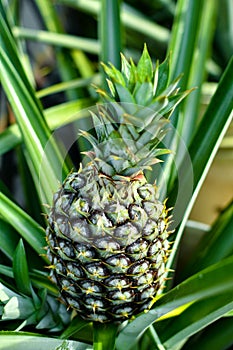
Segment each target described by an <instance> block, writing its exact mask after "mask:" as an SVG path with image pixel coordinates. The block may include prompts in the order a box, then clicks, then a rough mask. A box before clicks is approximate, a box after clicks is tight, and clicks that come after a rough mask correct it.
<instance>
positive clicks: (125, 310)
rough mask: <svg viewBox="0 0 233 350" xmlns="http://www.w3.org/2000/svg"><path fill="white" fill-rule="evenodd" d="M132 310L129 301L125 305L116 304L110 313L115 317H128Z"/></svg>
mask: <svg viewBox="0 0 233 350" xmlns="http://www.w3.org/2000/svg"><path fill="white" fill-rule="evenodd" d="M133 311H134V308H133V307H132V306H131V304H130V303H127V305H125V306H116V307H114V308H113V309H112V313H113V314H114V317H116V318H128V317H129V316H130V315H131V314H132V313H133Z"/></svg>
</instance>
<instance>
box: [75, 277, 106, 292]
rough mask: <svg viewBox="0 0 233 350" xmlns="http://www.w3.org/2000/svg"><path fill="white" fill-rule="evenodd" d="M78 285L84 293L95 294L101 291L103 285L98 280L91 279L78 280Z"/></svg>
mask: <svg viewBox="0 0 233 350" xmlns="http://www.w3.org/2000/svg"><path fill="white" fill-rule="evenodd" d="M79 286H80V288H81V289H83V290H84V292H85V293H86V294H96V293H101V292H102V291H103V287H102V286H101V285H100V284H99V283H98V282H93V281H92V280H83V281H80V282H79Z"/></svg>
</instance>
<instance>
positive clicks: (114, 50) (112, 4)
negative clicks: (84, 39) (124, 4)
mask: <svg viewBox="0 0 233 350" xmlns="http://www.w3.org/2000/svg"><path fill="white" fill-rule="evenodd" d="M99 23H100V28H99V37H100V42H101V51H100V61H102V62H104V63H108V62H111V63H112V64H113V65H114V66H115V67H116V68H117V69H120V66H121V60H120V52H121V51H122V48H121V20H120V1H119V0H101V12H100V20H99Z"/></svg>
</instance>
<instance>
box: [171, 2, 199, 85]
mask: <svg viewBox="0 0 233 350" xmlns="http://www.w3.org/2000/svg"><path fill="white" fill-rule="evenodd" d="M202 7H203V1H202V0H196V1H193V0H178V3H177V6H176V14H175V19H174V22H173V28H172V34H171V39H170V43H169V48H168V52H172V62H171V76H170V80H171V81H172V80H174V79H175V78H176V77H177V76H178V75H179V74H181V73H183V74H184V76H183V79H182V80H181V82H180V84H181V85H182V87H183V88H185V87H187V80H188V77H189V70H190V65H191V62H192V57H193V54H194V52H195V49H194V48H195V45H196V40H197V34H198V27H199V21H200V14H201V12H202Z"/></svg>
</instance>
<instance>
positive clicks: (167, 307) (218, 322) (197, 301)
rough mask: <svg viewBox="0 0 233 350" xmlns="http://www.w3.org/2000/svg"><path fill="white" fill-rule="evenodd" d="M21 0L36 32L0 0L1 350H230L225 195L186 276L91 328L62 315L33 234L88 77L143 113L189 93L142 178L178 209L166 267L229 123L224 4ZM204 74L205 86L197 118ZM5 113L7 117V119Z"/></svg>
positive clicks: (228, 23) (82, 118)
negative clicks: (138, 309)
mask: <svg viewBox="0 0 233 350" xmlns="http://www.w3.org/2000/svg"><path fill="white" fill-rule="evenodd" d="M24 3H27V5H26V6H30V4H29V3H33V4H34V5H35V6H34V7H33V8H31V7H29V9H30V13H32V14H33V16H35V19H36V20H35V27H34V28H33V29H31V28H28V27H27V26H25V25H24V23H25V22H26V23H27V21H26V18H25V15H24V13H25V11H26V9H25V7H22V10H21V11H19V9H20V6H21V4H22V2H20V1H18V0H5V1H3V0H0V32H1V40H0V79H1V89H2V90H1V92H4V93H3V94H1V101H0V103H1V108H0V118H1V119H0V121H1V123H0V126H1V133H0V157H1V158H0V170H1V174H2V180H1V182H0V227H1V229H0V253H1V254H0V327H1V330H2V331H1V332H0V349H9V350H15V349H17V350H21V349H22V350H27V349H34V350H42V349H43V350H47V349H48V350H52V349H54V350H58V349H59V350H67V349H69V350H71V349H76V350H91V349H94V350H100V349H101V350H114V349H116V350H126V349H129V350H130V348H132V349H135V350H136V349H137V350H150V349H159V350H162V349H163V350H164V349H170V350H175V349H176V350H186V349H188V350H190V349H191V350H192V349H201V350H205V349H212V350H223V349H228V348H230V347H231V346H232V345H233V337H232V326H233V323H232V310H233V299H232V289H233V277H232V270H233V250H232V231H233V221H232V217H233V216H232V210H233V208H232V203H229V204H228V206H227V207H226V209H225V210H224V211H223V212H221V213H220V215H219V217H218V218H217V220H216V221H215V223H214V224H213V226H212V228H211V229H210V231H209V232H208V233H207V234H206V235H205V236H204V237H203V238H202V240H201V241H200V242H199V245H198V246H197V247H196V248H195V249H194V250H193V251H192V255H191V256H190V257H189V259H188V262H187V265H186V267H185V268H184V269H183V271H182V272H181V273H180V274H178V273H177V272H175V273H174V274H173V275H174V281H173V284H170V285H168V289H166V290H164V291H163V294H162V292H161V294H162V295H159V296H158V300H157V301H156V302H155V304H154V306H153V308H152V309H151V310H150V311H149V312H147V313H143V314H141V315H138V316H137V317H135V319H133V320H132V321H130V322H128V323H127V322H126V323H123V324H120V325H104V324H103V325H102V324H94V325H93V324H92V323H88V322H87V321H84V320H82V319H80V318H79V316H78V315H75V314H72V313H71V312H70V311H69V310H66V308H65V306H64V305H63V304H62V303H61V302H60V300H59V299H58V290H57V287H56V285H54V284H53V283H52V281H50V280H49V278H48V269H46V266H48V264H49V262H48V260H47V258H46V256H45V253H46V251H45V246H46V242H45V231H44V229H45V221H46V220H45V218H46V212H47V206H48V205H49V204H50V203H51V199H52V195H53V193H54V191H56V190H57V188H58V186H59V182H60V181H61V180H62V178H64V177H65V176H66V174H68V173H69V172H70V171H71V170H72V169H73V168H75V166H77V164H78V163H79V161H80V160H81V158H82V156H81V154H80V151H79V150H80V149H82V147H83V146H82V142H83V138H82V137H80V138H79V140H78V142H75V144H74V146H75V152H76V153H75V156H73V155H72V152H70V154H68V155H66V153H67V152H66V153H64V147H63V142H62V141H61V140H60V139H58V138H57V135H58V134H59V135H60V134H64V133H65V132H66V129H65V128H64V129H61V131H60V130H59V132H58V128H62V127H64V126H66V127H68V128H70V126H71V123H72V129H69V134H68V135H69V136H68V139H72V133H73V132H74V133H75V134H76V133H77V130H79V129H80V128H81V129H82V130H84V131H87V130H89V129H90V127H91V126H92V125H91V124H90V121H89V118H88V116H89V112H88V108H90V109H91V106H92V105H93V104H94V103H95V102H96V101H97V96H96V94H95V92H94V89H92V87H91V84H92V83H94V84H95V85H98V86H102V87H104V84H105V83H104V82H103V81H102V82H101V77H103V71H104V70H105V71H106V72H107V73H108V74H111V73H112V81H108V88H109V96H106V95H105V96H104V97H105V98H108V99H111V97H110V96H111V95H112V96H114V97H115V96H117V94H118V95H121V98H122V96H123V97H124V99H125V101H126V102H129V103H131V104H132V105H131V108H132V106H134V107H135V104H140V105H142V106H143V105H144V104H147V105H148V103H150V108H151V109H153V108H155V107H156V111H158V110H160V111H161V110H162V111H163V114H165V113H170V112H171V111H172V110H173V107H174V106H175V105H176V104H177V103H178V102H179V100H180V99H181V98H182V97H183V95H180V94H179V93H177V92H178V91H177V90H176V89H177V88H181V89H182V91H184V90H190V89H192V88H196V89H195V90H194V91H193V92H192V93H191V94H190V96H189V97H188V98H187V99H186V100H185V102H182V104H181V106H180V108H179V110H178V111H177V112H176V113H173V114H172V115H171V120H172V124H173V125H174V127H175V128H176V130H177V132H175V133H172V134H171V137H170V139H169V138H167V139H165V143H166V148H170V147H171V149H172V152H173V153H174V156H173V158H172V157H171V158H169V157H167V158H169V159H166V160H165V161H164V163H163V166H162V170H163V172H162V173H163V175H162V176H161V175H159V176H156V175H155V174H156V168H155V169H154V170H155V172H152V175H150V176H151V178H153V176H154V177H157V182H158V184H162V183H163V182H164V179H165V182H166V183H167V188H168V193H166V194H164V196H168V201H169V203H170V205H171V206H174V208H175V209H174V211H173V217H174V220H175V225H174V226H175V231H174V234H173V236H172V239H173V240H174V250H173V252H172V254H171V256H170V259H169V261H168V263H167V268H168V269H169V268H170V267H173V266H174V262H175V260H176V259H175V254H176V251H177V249H178V247H179V245H180V241H181V237H182V235H183V231H184V227H185V225H186V222H187V220H188V217H189V214H190V211H191V209H192V207H193V204H194V202H195V200H196V198H197V196H198V193H199V190H200V188H201V186H202V184H203V182H204V180H205V178H206V175H207V173H208V170H209V168H210V165H211V163H212V161H213V159H214V157H215V155H216V152H217V150H218V147H219V145H220V142H221V140H222V138H223V136H224V133H225V132H226V130H227V128H228V127H229V124H230V122H231V118H232V115H231V112H232V108H233V86H232V76H233V61H232V59H231V56H232V44H231V43H233V38H232V31H231V29H232V22H233V18H232V16H233V15H232V14H233V11H231V10H230V9H231V7H232V5H231V0H223V1H221V4H220V3H219V1H217V0H206V1H204V2H203V1H200V0H198V1H196V0H195V1H194V0H178V1H177V2H176V1H173V0H167V1H157V0H156V1H146V0H145V1H141V2H134V1H130V0H128V1H113V0H112V1H105V0H102V1H100V0H99V1H96V0H89V1H83V0H75V1H74V0H56V1H54V2H51V1H49V0H34V1H32V2H24ZM24 5H25V4H24ZM219 5H221V11H220V10H219ZM66 15H67V16H66ZM22 16H23V20H22ZM38 18H39V22H38V23H39V25H37V26H36V23H37V19H38ZM40 21H41V22H42V24H40ZM73 23H75V26H74V27H73V26H72V24H73ZM76 23H78V25H77V24H76ZM112 23H115V24H114V25H113V24H112ZM97 27H98V31H97V30H96V29H97ZM42 28H43V30H42ZM168 28H170V29H168ZM96 32H98V33H97V34H96ZM145 42H146V44H147V49H146V46H145V45H144V43H145ZM213 42H215V45H213ZM30 45H33V46H30ZM143 46H144V51H143V54H142V56H141V52H142V49H143ZM34 50H35V52H34ZM147 50H148V51H149V52H150V55H149V53H148V51H147ZM120 51H122V52H123V53H120ZM120 55H121V57H122V73H121V72H120V71H119V69H120ZM128 57H132V59H129V60H128ZM139 57H141V59H139ZM150 57H152V59H151V58H150ZM158 60H159V61H160V62H162V64H160V65H159V64H158ZM101 61H103V63H102V65H103V66H102V67H103V69H102V68H100V67H101V64H100V62H101ZM134 62H135V63H134ZM153 67H154V73H153ZM98 71H100V74H99V72H98ZM57 76H58V77H57ZM177 76H179V78H178V79H176V80H175V81H174V79H175V78H176V77H177ZM138 82H140V84H138ZM171 82H172V84H171ZM207 82H211V84H214V86H215V88H216V89H215V93H214V94H213V95H212V98H211V101H210V103H209V104H208V106H207V109H206V110H205V111H204V113H203V115H202V116H201V117H200V113H199V111H200V109H201V105H202V96H203V95H202V90H203V87H204V86H205V85H206V83H207ZM114 84H115V86H114ZM170 84H171V85H170ZM168 86H169V88H168V89H167V87H168ZM163 91H164V96H166V97H164V101H165V100H166V98H167V97H169V98H168V100H169V101H167V100H166V102H169V103H168V104H167V105H166V107H164V101H163V100H162V101H158V100H156V97H157V96H158V95H160V94H161V93H162V92H163ZM174 92H176V93H174ZM4 96H5V97H4ZM151 96H152V98H151ZM5 100H7V103H8V104H9V108H8V110H7V109H6V108H5V107H4V106H5V104H6V103H5V102H4V101H5ZM134 107H133V108H134ZM162 108H163V109H162ZM9 111H10V112H9ZM130 111H132V110H130ZM9 115H11V117H10V118H9ZM12 115H14V118H15V121H16V122H15V123H13V124H12V125H10V122H12V120H13V119H12ZM138 115H140V116H141V117H142V125H145V123H147V124H146V126H147V127H148V129H149V131H150V132H153V133H155V132H156V129H155V126H153V124H151V120H150V118H149V115H146V116H145V115H144V116H143V114H142V113H141V114H140V111H139V112H138ZM9 121H10V122H9ZM94 121H95V123H97V124H98V123H99V120H94ZM131 121H132V123H133V120H131ZM105 129H106V130H105V131H104V132H110V130H109V129H108V128H107V127H106V128H105ZM73 130H74V131H73ZM101 132H103V131H101V130H100V135H99V136H100V137H103V134H101ZM124 132H125V131H124ZM127 132H129V130H127ZM130 132H133V129H131V130H130ZM155 136H156V135H155ZM143 137H144V139H141V141H140V142H142V143H143V142H144V143H146V137H147V136H146V135H144V136H143ZM74 138H75V141H77V137H74ZM69 141H70V140H69ZM70 142H71V141H70ZM183 142H184V143H185V147H184V146H183V145H184V144H183ZM144 143H143V145H144ZM77 144H78V146H77ZM72 145H73V143H72ZM70 146H71V144H69V147H70ZM85 147H86V146H85ZM184 148H185V149H188V152H184ZM12 154H13V158H12ZM5 159H6V160H7V162H8V163H11V162H12V161H14V162H15V159H16V163H17V168H16V171H15V170H14V171H13V172H10V171H9V172H8V169H6V168H4V167H3V166H2V164H5V163H4V162H5ZM25 164H26V166H25ZM189 164H191V165H192V167H191V168H190V167H189V166H188V165H189ZM29 175H30V179H32V181H31V180H29ZM15 179H16V180H15ZM15 183H16V184H17V185H16V186H15ZM190 183H191V185H192V186H191V187H192V188H191V189H190V188H189V187H190ZM216 186H217V185H216ZM15 187H16V188H15ZM22 187H24V188H25V189H26V190H25V191H24V192H23V191H22V190H21V188H22ZM35 191H36V192H37V195H35ZM161 192H163V190H162V191H161ZM161 195H163V193H162V194H161ZM177 201H178V203H179V205H178V206H177V204H176V203H177ZM30 205H31V206H33V208H30ZM177 208H178V209H177ZM38 211H39V212H38ZM38 218H40V219H38ZM168 272H169V271H168ZM169 289H170V290H169ZM69 338H70V339H71V340H68V339H69ZM115 340H116V341H115Z"/></svg>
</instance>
